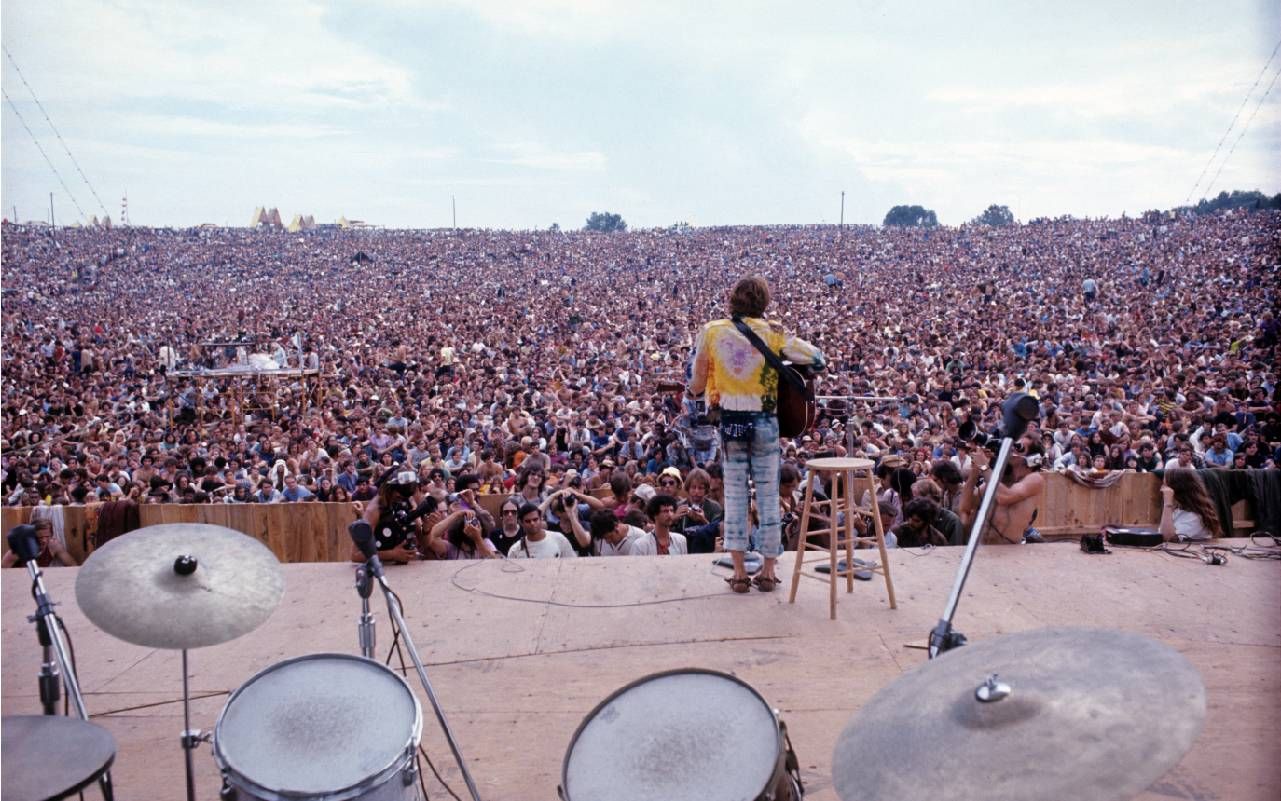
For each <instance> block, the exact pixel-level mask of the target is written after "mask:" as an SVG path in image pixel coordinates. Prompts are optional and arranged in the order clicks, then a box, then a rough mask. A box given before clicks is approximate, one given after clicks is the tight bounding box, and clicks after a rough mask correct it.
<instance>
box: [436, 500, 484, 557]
mask: <svg viewBox="0 0 1281 801" xmlns="http://www.w3.org/2000/svg"><path fill="white" fill-rule="evenodd" d="M423 553H424V554H426V555H429V556H431V557H435V558H436V559H446V560H453V559H497V558H499V556H500V554H499V553H498V549H497V548H496V547H495V546H494V544H493V543H492V542H490V541H489V539H488V538H487V537H486V536H485V527H484V526H483V525H482V524H481V521H480V517H479V513H478V512H477V510H475V509H472V508H470V507H468V506H466V505H465V504H464V503H463V501H462V500H461V498H459V499H456V500H455V502H454V508H453V509H452V510H451V511H450V513H449V514H448V515H447V516H446V517H444V518H442V519H441V520H440V521H439V522H437V523H436V524H435V525H434V526H432V527H431V529H429V530H428V532H427V543H426V547H425V548H424V549H423Z"/></svg>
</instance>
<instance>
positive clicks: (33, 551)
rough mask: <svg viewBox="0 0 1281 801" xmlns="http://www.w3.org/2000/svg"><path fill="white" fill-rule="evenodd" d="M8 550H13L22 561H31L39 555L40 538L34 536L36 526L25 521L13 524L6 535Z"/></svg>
mask: <svg viewBox="0 0 1281 801" xmlns="http://www.w3.org/2000/svg"><path fill="white" fill-rule="evenodd" d="M6 539H8V540H9V550H11V551H13V553H14V555H16V556H17V557H18V558H19V559H21V560H22V561H23V562H30V561H33V560H34V559H35V558H36V557H37V556H39V555H40V540H39V538H38V537H36V527H35V526H33V525H30V524H27V523H24V524H22V525H20V526H14V527H13V528H12V529H10V530H9V534H8V536H7V537H6Z"/></svg>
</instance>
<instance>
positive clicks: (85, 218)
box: [0, 89, 89, 222]
mask: <svg viewBox="0 0 1281 801" xmlns="http://www.w3.org/2000/svg"><path fill="white" fill-rule="evenodd" d="M0 94H3V95H4V99H5V100H7V101H8V102H9V108H11V109H13V113H14V114H16V115H17V117H18V122H20V123H22V127H23V128H26V129H27V133H28V134H29V135H30V136H31V141H32V142H34V143H35V145H36V150H39V151H40V155H41V156H44V162H45V164H48V165H49V169H50V170H52V171H53V174H54V176H55V177H56V178H57V179H58V183H60V184H62V191H64V192H66V193H67V197H69V198H71V205H73V206H75V207H76V211H78V212H80V219H81V220H82V221H83V222H88V221H89V217H88V216H87V215H86V214H85V210H84V209H82V208H80V203H79V202H77V201H76V196H75V195H73V194H71V189H70V188H69V187H68V186H67V182H66V181H64V180H62V173H60V172H58V168H57V167H55V166H53V162H52V161H51V160H50V159H49V154H48V153H46V152H45V150H44V146H43V145H41V144H40V140H39V139H37V138H36V134H35V132H34V131H32V130H31V126H30V125H27V121H26V119H24V118H23V116H22V112H21V111H18V106H17V104H16V103H14V102H13V98H11V97H9V93H8V92H5V91H4V90H3V89H0Z"/></svg>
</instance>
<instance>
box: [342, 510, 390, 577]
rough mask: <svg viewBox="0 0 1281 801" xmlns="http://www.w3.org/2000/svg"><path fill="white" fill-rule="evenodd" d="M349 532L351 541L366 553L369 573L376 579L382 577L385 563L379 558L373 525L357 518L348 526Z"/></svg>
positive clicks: (362, 552)
mask: <svg viewBox="0 0 1281 801" xmlns="http://www.w3.org/2000/svg"><path fill="white" fill-rule="evenodd" d="M347 533H348V534H350V535H351V541H352V542H354V543H356V547H357V548H358V549H360V552H361V554H363V555H364V557H365V562H366V564H368V565H369V574H370V575H371V576H373V577H374V578H376V579H380V578H382V577H383V563H382V560H381V559H379V558H378V543H377V542H375V541H374V529H373V526H370V525H369V523H367V522H366V521H364V520H357V521H356V522H354V523H352V524H351V525H350V526H347Z"/></svg>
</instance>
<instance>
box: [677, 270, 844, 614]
mask: <svg viewBox="0 0 1281 801" xmlns="http://www.w3.org/2000/svg"><path fill="white" fill-rule="evenodd" d="M769 301H770V296H769V285H768V284H766V283H765V279H764V278H761V277H759V276H750V277H747V278H743V279H740V280H739V282H738V283H737V284H736V285H735V286H734V289H733V291H732V292H731V293H730V296H729V311H730V315H731V317H732V318H734V319H741V320H742V321H743V322H744V323H745V324H746V325H747V326H748V327H750V328H751V329H752V330H753V331H754V332H755V333H756V335H757V336H759V337H760V338H761V340H763V341H764V343H765V344H766V345H767V346H768V347H769V348H770V349H771V350H773V351H774V352H775V353H779V354H780V355H781V357H782V358H783V359H784V360H787V361H791V362H792V363H793V364H803V365H809V366H810V367H812V368H813V369H816V370H821V369H823V355H822V354H821V353H820V352H819V351H818V349H817V348H815V347H814V346H813V345H811V344H809V343H808V342H805V341H804V340H802V339H798V338H796V337H789V336H788V335H787V334H786V333H784V332H783V329H782V327H781V326H779V325H778V324H777V323H770V322H766V321H765V319H764V316H765V309H766V307H768V306H769ZM778 382H779V375H778V372H777V371H776V370H774V368H772V367H770V366H769V365H768V364H767V363H766V361H765V357H764V356H763V355H761V352H760V351H758V350H757V349H756V348H755V347H754V346H753V345H752V343H751V342H750V341H749V340H748V339H747V338H746V337H744V336H743V335H742V334H741V333H740V332H739V330H738V328H737V327H736V326H735V325H734V322H733V320H732V319H731V320H713V321H712V322H710V323H708V324H707V325H705V326H703V330H702V331H701V332H700V333H699V335H698V341H697V343H696V353H695V355H694V370H693V377H692V380H691V382H690V386H689V394H690V395H692V396H698V395H702V394H704V393H706V396H707V408H708V411H709V413H711V414H713V415H715V414H716V413H718V412H719V414H720V435H721V453H722V454H723V457H722V458H723V459H724V466H723V470H724V482H725V523H724V532H723V536H724V538H725V550H727V551H729V552H730V556H731V558H732V559H733V561H734V575H733V576H732V577H731V578H729V579H727V580H728V581H729V585H730V589H732V590H733V591H734V592H747V590H748V588H749V587H750V585H751V584H752V583H753V582H752V581H751V580H750V579H749V578H748V575H747V568H746V567H745V565H744V561H743V553H744V552H745V551H746V550H747V547H748V536H747V532H748V528H749V521H748V513H749V509H750V506H751V496H750V489H749V484H748V480H749V478H750V479H751V483H752V484H753V485H755V487H756V508H757V510H759V513H760V530H759V537H760V540H759V543H758V544H759V549H760V552H761V555H762V556H763V557H765V563H764V566H763V567H762V568H761V571H760V573H759V574H757V576H756V580H755V582H754V583H755V584H756V588H757V589H758V590H760V591H761V592H770V591H771V590H773V589H774V587H775V586H776V585H777V584H778V577H777V576H775V575H774V563H775V561H776V560H777V558H778V555H779V554H780V553H781V552H782V550H783V549H782V542H781V537H780V532H779V504H778V475H779V455H780V454H779V443H778V417H777V413H778V412H777V408H778Z"/></svg>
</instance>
